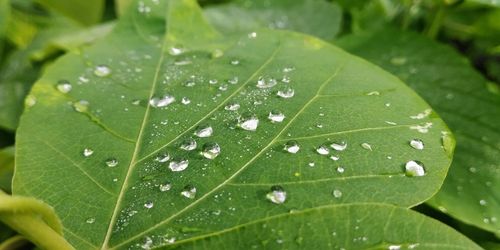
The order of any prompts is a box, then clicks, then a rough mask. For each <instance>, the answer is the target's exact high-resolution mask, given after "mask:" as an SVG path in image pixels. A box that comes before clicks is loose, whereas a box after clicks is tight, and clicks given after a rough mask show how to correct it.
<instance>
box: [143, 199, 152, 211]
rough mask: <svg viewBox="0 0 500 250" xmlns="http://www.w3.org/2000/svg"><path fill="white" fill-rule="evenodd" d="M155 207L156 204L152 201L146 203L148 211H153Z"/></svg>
mask: <svg viewBox="0 0 500 250" xmlns="http://www.w3.org/2000/svg"><path fill="white" fill-rule="evenodd" d="M153 206H154V203H153V202H152V201H148V202H146V203H144V207H145V208H147V209H151V208H153Z"/></svg>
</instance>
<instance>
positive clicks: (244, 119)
mask: <svg viewBox="0 0 500 250" xmlns="http://www.w3.org/2000/svg"><path fill="white" fill-rule="evenodd" d="M257 126H259V119H258V118H257V116H256V115H255V114H252V113H244V114H242V115H241V116H240V117H239V118H238V127H240V128H242V129H244V130H248V131H255V130H257Z"/></svg>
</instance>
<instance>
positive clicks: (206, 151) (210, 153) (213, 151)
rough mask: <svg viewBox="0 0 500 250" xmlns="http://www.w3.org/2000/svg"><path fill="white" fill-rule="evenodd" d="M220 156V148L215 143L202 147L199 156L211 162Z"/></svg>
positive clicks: (208, 143)
mask: <svg viewBox="0 0 500 250" xmlns="http://www.w3.org/2000/svg"><path fill="white" fill-rule="evenodd" d="M219 154H220V146H219V144H217V143H215V142H207V143H205V144H204V145H203V149H202V151H201V155H203V157H205V158H207V159H210V160H213V159H215V157H217V156H218V155H219Z"/></svg>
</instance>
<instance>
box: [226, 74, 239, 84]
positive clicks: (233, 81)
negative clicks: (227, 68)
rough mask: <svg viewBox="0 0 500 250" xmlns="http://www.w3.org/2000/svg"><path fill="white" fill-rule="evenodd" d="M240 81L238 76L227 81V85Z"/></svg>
mask: <svg viewBox="0 0 500 250" xmlns="http://www.w3.org/2000/svg"><path fill="white" fill-rule="evenodd" d="M238 81H239V78H238V77H237V76H235V77H233V78H231V79H229V80H227V83H230V84H237V83H238Z"/></svg>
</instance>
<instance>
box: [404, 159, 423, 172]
mask: <svg viewBox="0 0 500 250" xmlns="http://www.w3.org/2000/svg"><path fill="white" fill-rule="evenodd" d="M405 172H406V176H424V175H425V169H424V164H422V163H421V162H419V161H409V162H407V163H406V165H405Z"/></svg>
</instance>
